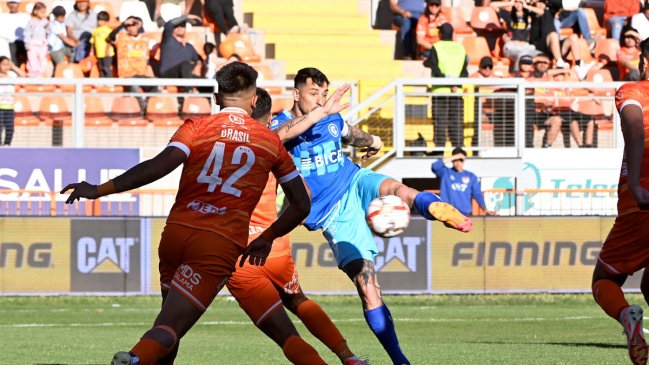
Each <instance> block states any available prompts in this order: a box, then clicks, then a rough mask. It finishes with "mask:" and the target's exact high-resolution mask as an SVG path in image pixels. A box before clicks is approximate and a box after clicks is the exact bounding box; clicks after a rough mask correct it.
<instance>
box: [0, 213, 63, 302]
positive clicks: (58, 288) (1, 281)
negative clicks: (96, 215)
mask: <svg viewBox="0 0 649 365" xmlns="http://www.w3.org/2000/svg"><path fill="white" fill-rule="evenodd" d="M69 291H70V220H69V219H65V218H37V217H24V218H1V219H0V293H1V294H3V295H12V294H24V293H34V294H46V293H62V292H69Z"/></svg>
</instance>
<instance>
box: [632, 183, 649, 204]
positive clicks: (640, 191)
mask: <svg viewBox="0 0 649 365" xmlns="http://www.w3.org/2000/svg"><path fill="white" fill-rule="evenodd" d="M629 190H630V191H631V194H633V197H634V198H635V201H636V203H638V207H639V208H640V209H642V210H649V190H647V189H645V188H643V187H642V186H640V185H635V186H631V185H629Z"/></svg>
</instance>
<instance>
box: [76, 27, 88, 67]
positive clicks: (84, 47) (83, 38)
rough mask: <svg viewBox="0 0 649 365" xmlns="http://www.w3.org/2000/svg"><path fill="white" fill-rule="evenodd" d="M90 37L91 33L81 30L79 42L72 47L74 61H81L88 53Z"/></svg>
mask: <svg viewBox="0 0 649 365" xmlns="http://www.w3.org/2000/svg"><path fill="white" fill-rule="evenodd" d="M90 37H91V34H90V33H88V32H83V33H81V35H80V36H79V44H78V45H77V46H76V47H74V49H73V51H74V62H75V63H78V62H81V60H83V59H84V58H86V57H88V55H89V54H90Z"/></svg>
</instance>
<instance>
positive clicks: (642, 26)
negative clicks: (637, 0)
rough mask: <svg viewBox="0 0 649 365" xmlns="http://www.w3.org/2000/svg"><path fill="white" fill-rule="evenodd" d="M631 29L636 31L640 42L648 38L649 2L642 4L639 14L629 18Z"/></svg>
mask: <svg viewBox="0 0 649 365" xmlns="http://www.w3.org/2000/svg"><path fill="white" fill-rule="evenodd" d="M631 27H632V28H633V29H635V30H637V31H638V33H639V34H640V40H642V41H643V40H645V39H647V38H649V1H648V2H646V3H645V4H644V6H643V7H642V11H641V12H640V13H638V14H636V15H634V16H633V18H631Z"/></svg>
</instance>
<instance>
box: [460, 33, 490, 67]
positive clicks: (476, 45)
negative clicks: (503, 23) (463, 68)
mask: <svg viewBox="0 0 649 365" xmlns="http://www.w3.org/2000/svg"><path fill="white" fill-rule="evenodd" d="M462 45H463V46H464V49H465V50H466V54H467V56H469V64H470V65H477V64H479V63H480V59H481V58H482V57H485V56H489V57H491V51H490V50H489V45H488V44H487V40H486V39H485V38H484V37H464V39H462Z"/></svg>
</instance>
